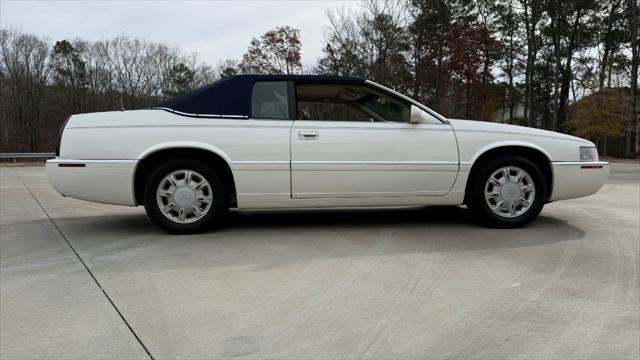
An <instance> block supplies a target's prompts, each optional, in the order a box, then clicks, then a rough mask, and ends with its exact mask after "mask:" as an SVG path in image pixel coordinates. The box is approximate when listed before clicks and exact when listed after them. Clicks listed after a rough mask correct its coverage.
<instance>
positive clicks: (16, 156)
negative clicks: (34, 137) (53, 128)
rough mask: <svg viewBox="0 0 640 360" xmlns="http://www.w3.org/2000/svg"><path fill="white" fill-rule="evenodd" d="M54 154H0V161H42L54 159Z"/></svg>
mask: <svg viewBox="0 0 640 360" xmlns="http://www.w3.org/2000/svg"><path fill="white" fill-rule="evenodd" d="M54 157H56V154H54V153H0V159H42V158H54Z"/></svg>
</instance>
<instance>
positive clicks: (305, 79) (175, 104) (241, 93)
mask: <svg viewBox="0 0 640 360" xmlns="http://www.w3.org/2000/svg"><path fill="white" fill-rule="evenodd" d="M258 81H296V82H300V83H336V82H340V83H354V84H355V83H363V82H364V81H365V79H364V78H360V77H346V76H324V75H321V76H316V75H235V76H230V77H227V78H224V79H222V80H218V81H216V82H215V83H213V84H211V85H208V86H204V87H201V88H199V89H196V90H193V91H191V92H188V93H186V94H184V95H181V96H178V97H176V98H173V99H171V100H167V101H165V102H162V103H160V104H158V105H157V106H156V107H159V108H165V109H170V110H173V111H176V112H180V113H184V114H185V115H191V116H207V115H209V116H212V115H217V116H233V117H249V116H251V92H252V90H253V84H254V83H256V82H258Z"/></svg>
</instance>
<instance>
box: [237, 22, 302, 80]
mask: <svg viewBox="0 0 640 360" xmlns="http://www.w3.org/2000/svg"><path fill="white" fill-rule="evenodd" d="M301 46H302V43H301V42H300V30H298V29H294V28H292V27H290V26H280V27H276V28H275V29H273V30H270V31H267V32H266V33H265V34H264V35H262V36H261V37H260V39H257V38H253V39H252V40H251V44H250V45H249V49H248V50H247V52H246V53H245V54H244V55H243V56H242V62H241V63H240V69H241V71H242V72H244V73H256V74H297V73H300V72H301V71H302V64H301V54H300V51H301Z"/></svg>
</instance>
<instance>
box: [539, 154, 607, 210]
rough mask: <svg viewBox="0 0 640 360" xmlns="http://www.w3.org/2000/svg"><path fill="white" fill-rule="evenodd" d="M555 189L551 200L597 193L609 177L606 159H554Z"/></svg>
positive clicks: (552, 164)
mask: <svg viewBox="0 0 640 360" xmlns="http://www.w3.org/2000/svg"><path fill="white" fill-rule="evenodd" d="M551 167H552V169H553V191H552V193H551V197H550V198H549V201H555V200H563V199H573V198H579V197H583V196H588V195H592V194H595V193H596V192H598V190H600V188H601V187H602V185H604V182H605V181H606V180H607V178H608V177H609V163H608V162H606V161H593V162H582V161H554V162H552V163H551Z"/></svg>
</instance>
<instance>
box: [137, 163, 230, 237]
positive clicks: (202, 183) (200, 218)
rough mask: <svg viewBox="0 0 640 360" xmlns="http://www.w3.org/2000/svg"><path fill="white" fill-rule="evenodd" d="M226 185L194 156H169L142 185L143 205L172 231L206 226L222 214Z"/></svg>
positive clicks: (210, 224)
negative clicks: (169, 158)
mask: <svg viewBox="0 0 640 360" xmlns="http://www.w3.org/2000/svg"><path fill="white" fill-rule="evenodd" d="M224 192H225V187H224V184H223V182H222V180H221V177H220V176H219V175H218V174H217V172H216V171H215V170H213V169H211V168H210V167H208V166H207V165H206V164H204V163H202V162H200V161H197V160H190V159H184V160H178V159H176V160H170V161H168V162H166V163H163V164H161V165H159V166H158V168H156V169H155V170H154V171H153V172H152V173H151V175H150V176H149V178H148V179H147V183H146V185H145V190H144V207H145V210H146V211H147V214H148V215H149V217H150V218H151V220H152V221H153V222H154V223H155V224H156V225H157V226H158V227H160V228H162V229H164V230H166V231H168V232H170V233H174V234H189V233H197V232H202V231H205V230H207V229H209V228H210V227H211V226H212V225H214V224H215V223H216V222H218V221H219V220H220V218H221V217H222V216H223V215H224V213H225V211H226V209H227V204H226V202H225V199H226V197H225V193H224Z"/></svg>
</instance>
